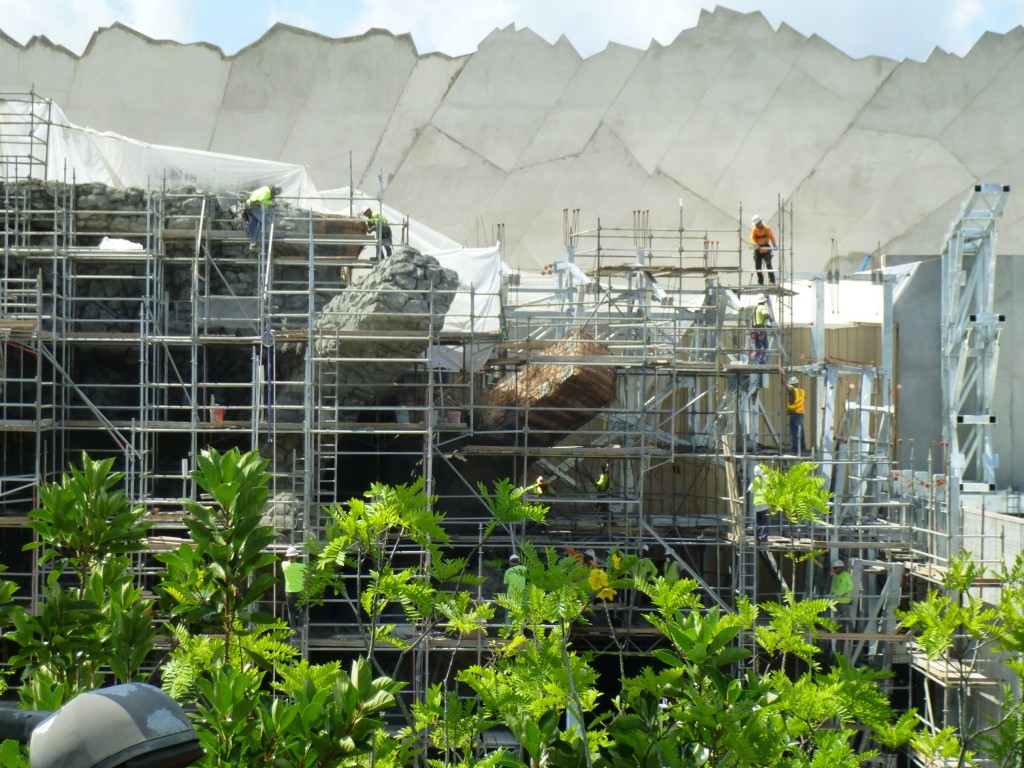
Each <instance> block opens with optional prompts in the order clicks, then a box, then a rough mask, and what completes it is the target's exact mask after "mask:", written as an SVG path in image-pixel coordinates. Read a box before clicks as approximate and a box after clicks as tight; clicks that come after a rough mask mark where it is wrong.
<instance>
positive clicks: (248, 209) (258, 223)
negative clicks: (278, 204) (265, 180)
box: [242, 184, 281, 251]
mask: <svg viewBox="0 0 1024 768" xmlns="http://www.w3.org/2000/svg"><path fill="white" fill-rule="evenodd" d="M280 194H281V187H280V186H279V185H278V184H268V185H265V186H262V187H260V188H259V189H257V190H255V191H254V192H253V193H252V194H251V195H249V199H248V200H246V201H245V210H244V212H243V214H242V215H243V217H244V218H245V220H246V221H247V222H248V223H249V250H250V251H255V250H256V246H257V244H258V243H259V242H260V241H261V240H262V239H263V233H264V232H265V231H266V226H267V225H268V224H270V223H273V216H274V198H275V197H277V196H278V195H280Z"/></svg>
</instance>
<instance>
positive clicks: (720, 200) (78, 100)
mask: <svg viewBox="0 0 1024 768" xmlns="http://www.w3.org/2000/svg"><path fill="white" fill-rule="evenodd" d="M0 24H2V22H0ZM1022 46H1024V30H1021V29H1020V28H1018V29H1015V30H1013V31H1012V32H1010V33H1008V34H1006V35H995V34H989V35H986V36H985V37H983V38H982V39H981V40H980V41H979V42H978V44H977V45H976V46H975V47H974V49H973V50H972V51H971V52H970V53H969V54H968V55H967V56H966V57H964V58H960V57H956V56H952V55H948V54H945V53H942V52H941V51H936V52H935V53H934V54H933V55H932V56H931V57H930V58H929V59H928V61H926V62H924V63H916V62H911V61H905V62H895V61H892V60H888V59H883V58H876V57H871V58H865V59H860V60H853V59H851V58H850V57H849V56H847V55H846V54H844V53H843V52H841V51H839V50H837V49H836V48H834V47H832V46H830V45H829V44H828V43H826V42H825V41H824V40H822V39H820V38H817V37H811V38H807V37H804V36H803V35H801V34H799V33H797V32H795V31H794V30H792V29H790V28H789V27H786V26H782V27H781V28H779V29H777V30H776V29H773V28H772V27H771V26H770V25H769V24H768V23H767V21H766V20H765V19H764V17H763V16H762V15H761V14H759V13H746V14H742V13H737V12H734V11H730V10H727V9H724V8H717V9H716V10H715V11H713V12H704V13H702V15H701V17H700V21H699V23H698V25H697V26H696V27H695V28H693V29H689V30H685V31H684V32H682V33H681V34H680V35H679V36H678V37H677V38H676V40H675V41H673V42H672V43H671V44H670V45H667V46H662V45H658V44H653V45H652V46H651V47H650V48H649V49H648V50H646V51H641V50H635V49H631V48H626V47H623V46H619V45H610V46H609V47H608V48H607V49H606V50H604V51H603V52H601V53H599V54H596V55H594V56H591V57H589V58H586V59H583V58H581V57H580V56H579V55H578V53H577V52H576V51H575V49H573V48H572V46H571V45H570V44H569V43H568V42H567V41H565V40H564V39H562V40H559V41H558V42H557V43H555V44H549V43H547V42H546V41H544V40H542V39H541V38H539V37H538V36H537V35H535V34H534V33H532V32H531V31H529V30H518V31H517V30H514V29H513V28H507V29H502V30H496V31H495V32H493V33H492V34H491V35H490V36H488V37H487V38H486V39H485V40H483V41H482V42H481V44H480V46H479V47H478V50H477V51H476V52H475V53H473V54H470V55H467V56H462V57H457V58H451V57H447V56H444V55H440V54H429V55H419V54H418V53H417V51H416V49H415V45H414V42H413V41H412V39H411V38H410V37H408V36H395V35H392V34H391V33H388V32H385V31H381V30H371V31H369V32H367V33H366V34H364V35H361V36H359V37H352V38H345V39H332V38H328V37H324V36H321V35H318V34H315V33H313V32H307V31H304V30H299V29H296V28H293V27H288V26H284V25H278V26H275V27H274V28H272V29H271V30H270V31H269V32H268V33H267V34H266V35H264V36H263V37H262V38H261V39H260V40H259V41H257V42H256V43H254V44H252V45H250V46H248V47H247V48H245V49H243V50H242V51H240V52H239V53H237V54H236V55H234V56H224V55H223V54H222V53H221V51H220V50H219V49H217V48H215V47H213V46H209V45H206V44H192V45H179V44H177V43H170V42H159V41H154V40H151V39H149V38H147V37H145V36H142V35H140V34H138V33H136V32H134V31H132V30H130V29H128V28H127V27H124V26H120V25H115V26H113V27H110V28H106V29H102V30H100V31H99V32H97V33H96V34H95V35H94V37H93V39H92V41H91V43H90V45H89V47H88V48H87V49H86V51H85V52H84V54H83V55H82V56H81V57H77V56H75V55H74V54H72V53H70V52H69V51H67V50H66V49H63V48H60V47H58V46H54V45H53V44H52V43H50V42H49V41H47V40H46V39H45V38H36V39H33V40H32V41H30V42H29V43H28V44H27V45H25V46H21V45H19V44H18V43H16V42H15V41H13V40H11V39H10V38H9V37H6V36H0V90H6V91H12V90H18V89H22V90H27V89H28V88H30V87H31V86H33V85H34V87H35V89H36V91H37V92H38V93H39V94H41V95H43V96H47V97H52V98H53V99H55V100H56V101H57V102H58V103H59V104H60V105H61V106H62V107H63V108H64V109H65V111H66V112H67V114H68V116H69V118H70V119H71V120H73V121H74V122H76V123H77V124H80V125H85V126H89V127H92V128H96V129H100V130H111V131H116V132H118V133H122V134H125V135H128V136H131V137H135V138H138V139H142V140H145V141H151V142H157V143H164V144H174V145H181V146H187V147H194V148H198V149H208V150H214V151H218V152H229V153H237V154H243V155H249V156H255V157H261V158H267V159H272V160H281V161H286V162H292V163H299V164H303V165H306V166H308V167H309V168H310V171H311V173H312V176H313V179H314V181H315V183H316V184H317V185H318V186H319V187H321V188H330V187H337V186H345V185H347V184H348V181H349V177H350V170H349V157H350V153H351V159H352V166H353V170H352V176H353V178H354V180H355V183H356V184H357V186H359V187H361V188H363V189H364V190H366V191H368V192H374V193H375V192H376V191H377V189H378V185H379V182H378V180H379V177H380V176H383V181H384V188H385V192H384V194H385V198H386V199H387V201H388V202H389V203H390V204H391V205H393V206H395V207H397V208H399V209H401V210H405V211H407V212H408V213H409V214H410V215H411V216H413V217H415V218H417V219H419V220H421V221H423V222H424V223H425V224H427V225H428V226H431V227H433V228H435V229H437V230H440V231H442V232H444V233H446V234H447V235H449V236H450V237H453V238H455V239H456V240H460V241H462V242H464V243H465V244H467V245H479V244H482V243H488V242H492V241H493V238H494V226H495V225H496V224H498V223H504V224H505V225H506V243H505V244H506V258H507V259H508V260H509V261H510V262H511V263H513V264H518V265H521V266H523V267H536V266H538V265H540V264H544V263H547V262H549V261H552V260H554V259H556V258H558V257H559V255H560V254H561V253H562V231H561V230H562V216H561V211H562V209H563V208H580V209H582V221H583V222H584V223H585V224H592V223H593V222H596V221H597V219H598V218H599V217H600V219H601V221H602V223H604V224H607V225H612V226H626V225H628V224H629V223H630V222H631V220H632V216H631V211H633V210H634V209H649V210H650V211H651V223H652V225H653V226H656V227H674V226H677V224H678V222H679V216H680V213H679V200H680V199H681V200H682V201H683V223H684V226H686V227H688V228H697V229H704V228H712V229H729V228H736V227H737V226H738V224H739V221H740V217H741V212H742V219H743V221H742V229H743V230H746V227H747V223H748V220H749V215H750V214H751V213H753V212H758V213H761V214H763V215H765V216H766V218H769V219H770V221H771V222H772V223H775V224H776V225H777V221H775V211H776V209H777V202H778V200H779V199H780V198H782V199H785V200H787V201H789V202H791V203H792V205H793V210H794V213H795V219H794V227H793V231H792V232H791V238H790V241H791V244H792V245H793V248H794V266H795V268H796V269H797V270H798V271H803V270H818V269H821V268H822V267H823V266H824V264H825V262H826V261H827V260H828V259H829V258H830V257H831V256H832V255H833V253H835V254H836V255H838V256H839V257H840V259H841V261H842V262H843V266H844V267H847V268H848V267H850V266H852V265H856V264H859V262H860V261H861V259H862V258H863V255H864V254H866V253H869V252H873V251H875V250H876V248H877V247H878V246H879V245H880V246H881V250H882V251H885V252H889V253H892V254H929V253H937V252H938V251H939V250H940V248H941V246H942V241H943V237H944V235H945V231H946V228H947V227H948V224H949V222H950V221H951V220H952V218H953V217H954V216H955V214H956V210H957V208H958V206H959V203H960V201H961V200H962V199H963V197H964V195H965V192H966V190H967V189H968V188H969V187H970V186H971V185H973V184H974V183H976V182H999V183H1005V184H1010V185H1011V186H1013V185H1015V182H1016V180H1017V178H1018V177H1021V176H1024V153H1022V152H1021V149H1022V148H1024V146H1022V145H1024V131H1022V130H1021V126H1022V125H1024V98H1022V97H1021V96H1022V95H1024V94H1022V91H1024V56H1022V52H1021V51H1022ZM127 62H130V66H128V65H127ZM1021 206H1022V203H1021V202H1020V197H1019V196H1016V195H1011V198H1010V203H1009V206H1008V209H1007V211H1006V214H1005V216H1004V219H1003V224H1002V227H1001V230H1000V231H1001V235H1000V250H1001V251H1002V252H1004V253H1021V252H1024V226H1022V223H1021V213H1020V212H1021ZM730 245H731V244H730V243H728V242H725V243H723V246H724V247H730ZM736 247H738V244H736Z"/></svg>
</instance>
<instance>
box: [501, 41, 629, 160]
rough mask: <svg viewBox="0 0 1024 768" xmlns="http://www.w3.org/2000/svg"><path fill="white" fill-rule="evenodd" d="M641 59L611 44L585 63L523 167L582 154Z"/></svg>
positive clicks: (541, 129) (535, 139) (543, 126)
mask: <svg viewBox="0 0 1024 768" xmlns="http://www.w3.org/2000/svg"><path fill="white" fill-rule="evenodd" d="M641 58H642V54H641V52H640V51H638V50H636V49H634V48H628V47H626V46H622V45H610V46H608V48H606V49H605V50H604V51H603V52H601V53H599V54H597V55H595V56H591V57H590V58H589V59H586V60H585V61H583V62H582V63H581V64H580V66H579V68H578V69H577V70H576V73H575V74H574V75H573V77H572V79H571V80H570V81H569V82H568V83H567V84H566V86H565V89H564V90H563V91H562V94H561V96H560V97H559V99H558V102H557V103H556V104H555V105H554V106H553V107H552V109H551V111H550V112H549V113H548V115H547V117H546V118H545V120H544V122H543V123H542V124H541V125H540V127H539V128H538V129H537V133H536V134H535V135H534V137H533V140H532V141H531V143H530V145H529V146H528V147H527V148H526V150H525V151H524V152H523V154H522V156H521V157H520V158H519V164H520V166H529V165H532V164H534V163H541V162H547V161H548V160H553V159H556V158H561V157H566V156H570V155H575V154H578V153H580V152H582V151H583V148H584V147H585V146H586V145H587V142H588V141H590V139H591V137H593V135H594V132H595V131H596V130H597V128H598V126H600V125H601V122H602V120H604V118H605V115H606V114H607V112H608V110H609V108H610V107H611V105H612V104H613V103H614V102H615V100H616V99H617V98H619V96H620V94H621V93H622V89H623V88H624V87H625V85H626V83H627V82H628V80H629V78H630V76H631V75H632V74H633V72H634V71H635V69H636V66H637V64H638V63H639V61H640V60H641Z"/></svg>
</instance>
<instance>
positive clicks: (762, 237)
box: [750, 213, 775, 285]
mask: <svg viewBox="0 0 1024 768" xmlns="http://www.w3.org/2000/svg"><path fill="white" fill-rule="evenodd" d="M750 243H751V244H752V245H753V246H754V269H755V270H757V284H758V285H764V273H763V272H762V271H761V267H762V265H764V266H766V267H768V280H769V281H770V282H771V284H772V285H775V270H773V269H772V255H773V254H774V253H775V233H774V232H772V228H771V227H769V226H768V225H767V224H765V223H764V219H762V218H761V217H760V216H759V215H758V214H756V213H755V214H754V219H753V228H752V229H751V230H750Z"/></svg>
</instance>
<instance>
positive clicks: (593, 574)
mask: <svg viewBox="0 0 1024 768" xmlns="http://www.w3.org/2000/svg"><path fill="white" fill-rule="evenodd" d="M587 581H588V582H589V584H590V588H591V589H592V590H594V591H595V592H596V593H597V597H598V599H599V600H611V599H612V598H613V597H615V590H614V589H612V587H610V586H609V585H608V574H607V573H605V572H604V571H602V570H601V569H600V568H591V569H590V578H589V579H587Z"/></svg>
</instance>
